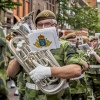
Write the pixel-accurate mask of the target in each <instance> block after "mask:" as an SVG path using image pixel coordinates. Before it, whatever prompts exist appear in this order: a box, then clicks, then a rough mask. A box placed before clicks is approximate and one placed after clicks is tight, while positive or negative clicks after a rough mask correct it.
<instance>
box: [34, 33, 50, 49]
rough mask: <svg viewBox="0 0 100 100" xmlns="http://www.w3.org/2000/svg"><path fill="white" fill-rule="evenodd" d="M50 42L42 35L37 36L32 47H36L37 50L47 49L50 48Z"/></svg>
mask: <svg viewBox="0 0 100 100" xmlns="http://www.w3.org/2000/svg"><path fill="white" fill-rule="evenodd" d="M51 43H52V42H51V41H49V40H48V39H47V38H45V36H43V35H41V34H40V35H39V36H38V39H36V42H35V44H33V45H34V46H36V47H37V48H42V47H48V46H50V44H51Z"/></svg>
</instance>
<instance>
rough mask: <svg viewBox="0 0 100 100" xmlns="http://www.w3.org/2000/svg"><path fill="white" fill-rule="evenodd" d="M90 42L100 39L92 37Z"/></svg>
mask: <svg viewBox="0 0 100 100" xmlns="http://www.w3.org/2000/svg"><path fill="white" fill-rule="evenodd" d="M89 40H90V42H92V41H93V40H98V38H97V37H92V38H90V39H89Z"/></svg>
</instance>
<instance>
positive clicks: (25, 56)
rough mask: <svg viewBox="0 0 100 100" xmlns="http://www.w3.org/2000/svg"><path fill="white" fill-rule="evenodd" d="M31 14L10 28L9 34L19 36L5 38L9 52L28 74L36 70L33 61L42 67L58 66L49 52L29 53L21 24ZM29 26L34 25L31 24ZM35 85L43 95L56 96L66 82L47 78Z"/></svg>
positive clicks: (25, 34)
mask: <svg viewBox="0 0 100 100" xmlns="http://www.w3.org/2000/svg"><path fill="white" fill-rule="evenodd" d="M32 13H33V12H31V13H29V14H28V15H26V16H25V17H23V18H22V19H21V20H20V21H19V22H17V23H16V24H15V25H14V26H13V27H12V28H11V33H12V34H15V33H18V34H20V35H19V36H18V35H17V36H13V37H11V38H10V37H9V36H12V35H9V36H8V37H7V38H10V40H9V42H8V46H9V49H10V51H11V52H12V54H13V55H14V56H15V58H16V59H17V60H18V62H19V63H20V64H21V66H22V67H23V68H24V70H25V71H26V72H27V73H28V74H29V72H30V71H31V70H33V69H34V68H36V66H35V65H34V63H33V60H35V61H37V62H38V63H39V64H41V65H43V66H50V67H51V66H60V65H59V64H58V62H57V61H56V60H55V58H54V57H53V55H52V53H51V52H50V50H42V51H38V52H33V51H31V49H30V44H29V41H28V38H27V36H28V34H29V32H28V31H27V30H26V29H24V28H23V26H22V24H23V22H25V21H26V20H25V19H26V17H29V16H30V15H31V14H32ZM31 25H34V24H32V23H31ZM32 29H34V28H32ZM35 84H36V85H37V86H38V88H39V89H40V90H41V91H42V92H43V93H45V94H56V93H58V92H60V91H61V90H62V89H63V87H64V85H65V84H66V80H65V79H61V78H56V77H49V78H46V79H43V80H41V81H40V82H38V83H35Z"/></svg>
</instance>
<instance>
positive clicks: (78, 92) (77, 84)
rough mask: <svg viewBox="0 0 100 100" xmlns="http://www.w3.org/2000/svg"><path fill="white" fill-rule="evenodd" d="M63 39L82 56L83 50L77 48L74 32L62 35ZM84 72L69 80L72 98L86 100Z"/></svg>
mask: <svg viewBox="0 0 100 100" xmlns="http://www.w3.org/2000/svg"><path fill="white" fill-rule="evenodd" d="M64 39H65V40H67V41H69V42H71V45H74V46H75V47H76V48H77V52H78V53H79V55H80V58H83V59H84V60H86V59H85V58H84V52H83V51H82V50H79V49H78V40H77V38H76V34H75V33H69V34H68V35H66V36H64ZM84 76H85V73H83V74H82V75H81V76H80V77H77V78H72V79H70V81H69V85H70V90H71V97H72V100H86V98H87V87H86V82H85V80H84Z"/></svg>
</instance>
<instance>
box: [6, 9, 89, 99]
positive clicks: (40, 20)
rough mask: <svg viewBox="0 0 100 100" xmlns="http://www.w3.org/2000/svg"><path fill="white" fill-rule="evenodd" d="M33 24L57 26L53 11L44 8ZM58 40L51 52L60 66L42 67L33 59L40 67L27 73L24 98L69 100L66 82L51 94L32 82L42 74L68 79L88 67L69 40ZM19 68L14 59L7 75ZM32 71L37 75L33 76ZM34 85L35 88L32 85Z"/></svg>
mask: <svg viewBox="0 0 100 100" xmlns="http://www.w3.org/2000/svg"><path fill="white" fill-rule="evenodd" d="M35 24H36V27H37V29H42V28H46V27H57V22H56V16H55V14H54V13H53V12H51V11H49V10H44V11H42V12H41V13H39V14H38V15H37V17H36V19H35ZM59 42H60V48H58V49H52V50H51V52H52V54H53V55H54V57H55V59H56V60H57V62H58V63H59V65H60V66H61V67H44V66H42V65H40V64H38V63H37V62H36V61H34V64H36V66H37V65H39V66H41V69H38V68H39V67H38V66H37V67H36V68H35V70H32V71H31V72H30V73H29V74H30V77H31V78H29V76H28V75H27V76H26V82H27V83H26V90H25V92H26V94H25V95H26V100H71V97H70V90H69V87H68V84H67V83H66V84H65V86H64V88H63V89H62V90H61V91H60V92H59V93H57V94H53V95H47V94H44V93H43V92H41V91H40V90H39V88H38V87H37V85H36V84H34V83H33V81H34V82H35V83H36V82H37V81H40V80H41V79H44V76H45V78H47V77H51V76H52V77H58V78H64V79H67V80H69V79H70V78H74V77H78V76H80V75H81V73H82V72H84V71H85V70H86V69H87V68H88V64H87V62H85V61H84V60H83V59H81V58H80V57H79V54H78V53H77V51H76V49H75V48H74V47H73V46H72V45H70V43H69V42H67V41H64V40H59ZM15 66H16V67H15ZM19 70H21V66H20V64H19V63H18V61H17V60H16V59H14V60H13V62H12V63H10V64H9V66H8V69H7V75H9V76H15V75H16V74H17V73H18V72H19ZM34 71H35V72H34ZM38 71H39V72H40V74H39V73H38V75H36V74H37V72H38ZM33 73H35V75H36V76H38V77H35V76H34V75H33ZM43 74H45V75H43ZM34 85H35V88H34V87H33V86H34Z"/></svg>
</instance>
